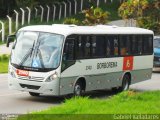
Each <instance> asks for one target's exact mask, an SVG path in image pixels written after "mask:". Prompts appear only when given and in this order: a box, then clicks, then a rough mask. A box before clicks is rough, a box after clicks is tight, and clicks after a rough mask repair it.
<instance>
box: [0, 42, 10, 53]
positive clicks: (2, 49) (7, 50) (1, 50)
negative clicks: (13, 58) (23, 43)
mask: <svg viewBox="0 0 160 120" xmlns="http://www.w3.org/2000/svg"><path fill="white" fill-rule="evenodd" d="M11 48H12V43H11V44H10V46H9V48H7V47H6V44H3V45H0V55H2V54H10V52H11Z"/></svg>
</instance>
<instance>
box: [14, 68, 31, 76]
mask: <svg viewBox="0 0 160 120" xmlns="http://www.w3.org/2000/svg"><path fill="white" fill-rule="evenodd" d="M16 73H17V75H20V76H29V72H28V71H25V70H18V69H17V70H16Z"/></svg>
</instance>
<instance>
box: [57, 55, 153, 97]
mask: <svg viewBox="0 0 160 120" xmlns="http://www.w3.org/2000/svg"><path fill="white" fill-rule="evenodd" d="M123 60H124V57H121V58H103V59H90V60H77V62H76V63H75V64H74V65H72V66H70V67H69V68H67V69H66V70H64V71H63V72H62V73H61V82H60V86H63V87H61V88H60V94H61V95H63V94H67V93H73V91H74V83H75V82H76V81H77V80H78V79H79V78H82V77H83V78H85V80H86V89H85V91H91V90H95V89H111V88H113V87H119V86H121V84H122V78H123V75H124V74H125V73H126V72H129V73H130V74H131V84H133V83H137V82H141V81H144V80H148V79H151V74H152V66H153V63H152V62H151V61H152V60H153V55H150V56H134V57H133V70H130V71H123V64H124V63H123ZM111 62H116V63H117V66H116V67H115V66H114V65H112V66H111V67H113V68H107V66H105V65H103V64H102V65H101V66H100V63H111ZM71 71H74V72H71Z"/></svg>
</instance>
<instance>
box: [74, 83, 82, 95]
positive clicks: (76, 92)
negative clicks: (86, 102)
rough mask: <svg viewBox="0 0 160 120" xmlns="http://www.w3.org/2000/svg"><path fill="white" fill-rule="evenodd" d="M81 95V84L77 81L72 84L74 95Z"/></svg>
mask: <svg viewBox="0 0 160 120" xmlns="http://www.w3.org/2000/svg"><path fill="white" fill-rule="evenodd" d="M81 95H82V84H81V82H80V81H78V82H76V84H75V86H74V96H81Z"/></svg>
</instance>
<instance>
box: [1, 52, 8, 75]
mask: <svg viewBox="0 0 160 120" xmlns="http://www.w3.org/2000/svg"><path fill="white" fill-rule="evenodd" d="M8 61H9V55H6V54H4V55H0V73H7V72H8Z"/></svg>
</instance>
